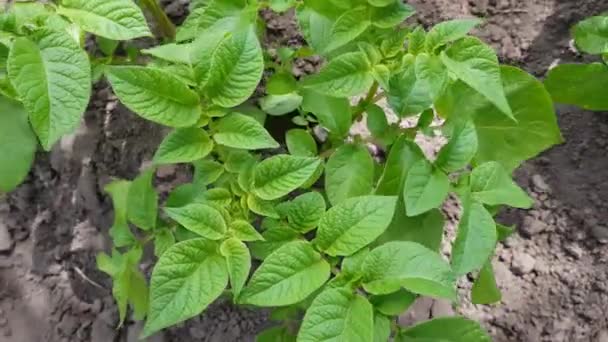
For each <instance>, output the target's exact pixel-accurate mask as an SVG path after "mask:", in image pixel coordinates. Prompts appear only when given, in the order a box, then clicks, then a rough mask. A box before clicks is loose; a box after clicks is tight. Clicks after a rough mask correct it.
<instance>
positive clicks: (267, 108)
mask: <svg viewBox="0 0 608 342" xmlns="http://www.w3.org/2000/svg"><path fill="white" fill-rule="evenodd" d="M301 104H302V96H300V95H299V94H297V93H288V94H282V95H268V96H265V97H263V98H261V99H260V108H262V110H263V111H264V112H266V113H268V114H270V115H275V116H280V115H285V114H289V113H291V112H293V111H295V110H296V109H298V107H300V105H301Z"/></svg>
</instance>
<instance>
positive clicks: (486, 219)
mask: <svg viewBox="0 0 608 342" xmlns="http://www.w3.org/2000/svg"><path fill="white" fill-rule="evenodd" d="M496 241H497V236H496V224H495V223H494V219H493V218H492V215H490V213H489V212H488V211H487V210H486V209H485V208H484V206H483V205H481V204H479V203H476V202H473V203H470V204H467V203H465V208H464V212H463V214H462V218H461V219H460V223H459V224H458V233H457V235H456V241H454V246H453V247H452V268H453V269H454V272H455V273H456V274H458V275H463V274H467V273H469V272H471V271H475V270H478V269H480V268H481V267H482V266H483V265H484V264H485V262H486V261H487V260H488V259H489V258H490V256H491V255H492V253H494V247H495V246H496Z"/></svg>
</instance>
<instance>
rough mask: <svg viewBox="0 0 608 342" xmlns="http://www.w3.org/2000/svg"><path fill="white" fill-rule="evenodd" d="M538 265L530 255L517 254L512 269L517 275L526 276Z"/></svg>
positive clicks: (514, 256)
mask: <svg viewBox="0 0 608 342" xmlns="http://www.w3.org/2000/svg"><path fill="white" fill-rule="evenodd" d="M535 264H536V259H534V257H533V256H531V255H530V254H528V253H524V252H522V253H516V254H515V255H513V263H512V264H511V269H512V270H513V273H515V274H516V275H524V274H528V273H530V272H532V270H534V266H535Z"/></svg>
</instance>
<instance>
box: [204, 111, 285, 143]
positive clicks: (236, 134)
mask: <svg viewBox="0 0 608 342" xmlns="http://www.w3.org/2000/svg"><path fill="white" fill-rule="evenodd" d="M214 128H215V134H213V139H214V140H215V141H216V142H217V143H218V144H220V145H224V146H228V147H233V148H240V149H245V150H261V149H266V148H277V147H279V143H277V142H276V141H275V140H274V139H273V138H272V136H270V133H268V131H267V130H266V129H265V128H264V126H262V125H261V124H260V123H259V122H258V121H257V120H256V119H254V118H252V117H250V116H247V115H244V114H240V113H231V114H228V115H227V116H225V117H223V118H221V119H220V120H219V121H218V123H217V125H216V126H215V127H214Z"/></svg>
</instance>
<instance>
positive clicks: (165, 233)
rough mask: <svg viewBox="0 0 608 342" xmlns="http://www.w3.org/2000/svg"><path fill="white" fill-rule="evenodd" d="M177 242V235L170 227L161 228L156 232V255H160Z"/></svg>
mask: <svg viewBox="0 0 608 342" xmlns="http://www.w3.org/2000/svg"><path fill="white" fill-rule="evenodd" d="M174 244H175V236H173V232H171V230H170V229H161V230H158V231H157V232H156V233H155V234H154V255H156V257H160V256H161V255H163V253H165V252H166V251H167V249H169V247H171V246H173V245H174Z"/></svg>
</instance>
